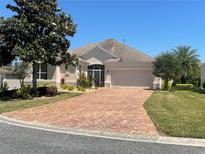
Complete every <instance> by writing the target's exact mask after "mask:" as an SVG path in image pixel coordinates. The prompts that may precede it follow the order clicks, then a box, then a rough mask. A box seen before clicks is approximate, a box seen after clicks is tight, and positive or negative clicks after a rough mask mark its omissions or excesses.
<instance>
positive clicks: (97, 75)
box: [88, 65, 104, 87]
mask: <svg viewBox="0 0 205 154" xmlns="http://www.w3.org/2000/svg"><path fill="white" fill-rule="evenodd" d="M88 78H89V80H90V81H93V82H94V84H95V86H97V87H99V86H100V87H101V86H104V66H103V65H90V66H88Z"/></svg>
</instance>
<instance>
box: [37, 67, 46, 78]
mask: <svg viewBox="0 0 205 154" xmlns="http://www.w3.org/2000/svg"><path fill="white" fill-rule="evenodd" d="M37 79H44V80H46V79H47V64H45V63H42V64H38V66H37Z"/></svg>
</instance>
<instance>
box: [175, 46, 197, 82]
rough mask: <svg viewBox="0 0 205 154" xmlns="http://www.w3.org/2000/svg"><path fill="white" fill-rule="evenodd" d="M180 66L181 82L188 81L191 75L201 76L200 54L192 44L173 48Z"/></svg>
mask: <svg viewBox="0 0 205 154" xmlns="http://www.w3.org/2000/svg"><path fill="white" fill-rule="evenodd" d="M172 51H173V53H174V56H175V57H176V59H177V60H178V64H179V67H180V80H181V81H180V82H181V83H187V82H188V80H189V79H190V77H192V76H199V63H200V60H199V58H198V57H199V55H198V54H197V50H196V49H192V47H191V46H178V47H176V48H175V49H172Z"/></svg>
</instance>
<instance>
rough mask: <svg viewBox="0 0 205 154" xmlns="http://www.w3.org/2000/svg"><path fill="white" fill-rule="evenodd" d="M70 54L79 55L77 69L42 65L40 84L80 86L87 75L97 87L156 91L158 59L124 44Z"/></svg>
mask: <svg viewBox="0 0 205 154" xmlns="http://www.w3.org/2000/svg"><path fill="white" fill-rule="evenodd" d="M69 52H71V53H73V54H76V55H77V56H78V60H79V62H78V65H77V66H69V67H67V68H66V67H65V65H64V64H62V65H60V66H52V65H49V64H39V66H38V81H45V80H46V81H52V82H56V83H60V81H61V79H62V78H64V79H65V82H66V83H70V84H76V81H77V79H78V77H79V74H80V73H82V72H83V73H85V74H86V76H87V77H88V78H89V79H90V80H92V81H93V82H94V83H95V85H96V86H106V87H113V86H124V87H146V88H153V81H154V76H153V73H152V72H153V61H154V59H153V58H152V57H151V56H149V55H146V54H145V53H143V52H141V51H139V50H137V49H134V48H131V47H128V46H127V45H125V44H124V43H120V42H118V41H116V40H114V39H108V40H105V41H102V42H98V43H93V44H89V45H86V46H83V47H80V48H77V49H74V50H72V51H69ZM27 79H28V80H29V79H31V76H29V77H28V78H27Z"/></svg>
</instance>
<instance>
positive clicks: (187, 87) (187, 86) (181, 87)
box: [175, 84, 194, 90]
mask: <svg viewBox="0 0 205 154" xmlns="http://www.w3.org/2000/svg"><path fill="white" fill-rule="evenodd" d="M193 88H194V86H193V84H176V86H175V89H176V90H192V89H193Z"/></svg>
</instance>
